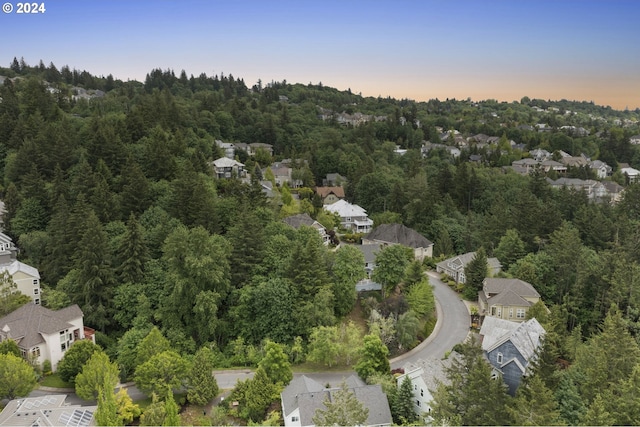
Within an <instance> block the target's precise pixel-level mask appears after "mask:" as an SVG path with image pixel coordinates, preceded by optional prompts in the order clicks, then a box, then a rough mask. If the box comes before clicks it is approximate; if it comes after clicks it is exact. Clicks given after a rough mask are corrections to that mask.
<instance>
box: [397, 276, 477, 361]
mask: <svg viewBox="0 0 640 427" xmlns="http://www.w3.org/2000/svg"><path fill="white" fill-rule="evenodd" d="M427 274H428V275H429V283H431V285H432V286H433V293H434V296H435V298H436V305H437V311H438V323H437V324H436V327H435V329H434V331H433V333H432V334H431V336H429V338H427V339H426V340H425V341H423V342H422V343H420V345H418V346H417V347H416V348H414V349H413V350H411V351H410V352H408V353H406V354H403V355H402V356H398V357H396V358H395V359H392V360H391V368H392V369H395V368H400V367H402V366H403V365H404V364H405V363H407V362H415V361H416V360H418V359H424V358H436V359H440V358H442V357H444V355H445V353H446V352H447V351H450V350H451V348H453V346H454V345H456V344H458V343H461V342H463V341H464V340H465V338H466V337H467V335H468V334H469V326H470V322H471V319H470V317H469V310H468V309H467V306H466V305H465V304H464V302H462V300H461V299H460V297H458V294H456V293H455V292H454V291H453V290H452V289H451V288H450V287H449V286H447V285H446V284H445V283H443V282H442V281H441V280H440V279H439V278H438V274H437V273H435V272H431V271H430V272H428V273H427Z"/></svg>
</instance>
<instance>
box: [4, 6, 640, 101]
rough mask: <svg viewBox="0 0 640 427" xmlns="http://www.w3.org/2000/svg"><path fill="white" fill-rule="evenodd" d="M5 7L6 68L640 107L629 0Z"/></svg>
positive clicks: (638, 35) (636, 10) (637, 32)
mask: <svg viewBox="0 0 640 427" xmlns="http://www.w3.org/2000/svg"><path fill="white" fill-rule="evenodd" d="M2 3H5V2H4V0H3V1H2ZM9 3H11V4H12V6H13V9H14V10H13V12H12V13H9V14H6V13H2V14H0V29H1V31H2V34H3V36H4V37H3V39H2V42H0V63H1V64H2V65H3V66H5V67H8V66H9V64H10V62H11V60H12V59H13V57H14V56H15V57H17V58H18V59H19V58H20V57H24V59H25V61H26V62H27V63H28V64H30V65H36V64H37V63H38V61H39V60H40V59H42V60H43V61H44V63H45V64H46V65H48V64H49V63H50V62H53V63H54V64H55V65H56V66H57V67H58V69H59V68H60V67H62V66H63V65H69V66H70V67H71V68H76V69H78V70H87V71H89V72H91V73H92V74H97V75H105V76H106V75H107V74H113V76H114V77H115V78H117V79H122V80H127V79H131V80H139V81H144V78H145V75H146V74H147V73H148V72H149V71H150V70H151V69H153V68H161V69H163V70H166V69H173V70H174V71H175V73H176V74H179V73H180V71H181V70H182V69H184V70H185V71H186V72H187V75H190V74H194V75H196V76H197V75H199V74H200V73H206V74H207V75H210V76H211V75H213V74H220V73H224V74H225V75H228V74H232V75H233V76H234V77H237V78H243V79H244V81H245V83H246V84H247V85H248V86H252V85H253V84H255V83H256V82H257V81H258V79H261V80H262V82H263V83H268V82H270V81H274V80H275V81H282V80H287V82H289V83H303V84H307V83H309V82H311V83H314V84H317V83H318V82H322V84H323V85H325V86H332V87H335V88H337V89H340V90H346V89H347V88H350V89H351V90H352V91H353V92H355V93H359V92H360V93H362V95H364V96H378V95H380V96H383V97H386V96H391V97H394V98H410V99H414V100H417V101H423V100H425V101H426V100H428V99H431V98H439V99H441V100H443V99H446V98H456V99H466V98H468V97H470V98H472V99H473V100H483V99H497V100H500V101H513V100H520V99H521V98H522V97H523V96H529V97H530V98H542V99H552V100H558V99H569V100H585V101H594V102H595V103H597V104H601V105H610V106H612V107H613V108H616V109H624V108H625V107H628V108H630V109H635V108H638V107H640V25H638V17H640V1H637V0H627V1H623V0H602V1H595V0H593V1H592V0H580V1H563V0H555V1H540V0H538V1H529V0H502V1H497V0H486V1H485V0H475V1H473V0H468V1H458V0H423V1H420V0H413V1H403V0H393V1H381V0H368V1H349V0H343V1H332V0H329V1H326V0H323V1H319V0H314V1H305V0H295V1H270V0H262V1H260V0H247V1H232V0H225V1H218V0H211V1H204V0H202V1H196V0H185V1H163V0H155V1H150V0H145V1H121V0H108V1H107V0H85V1H76V0H53V1H52V0H49V1H45V2H44V3H45V8H46V12H45V13H44V14H37V15H35V14H29V15H25V14H22V15H20V14H17V13H16V9H17V3H18V2H16V1H13V0H11V1H9Z"/></svg>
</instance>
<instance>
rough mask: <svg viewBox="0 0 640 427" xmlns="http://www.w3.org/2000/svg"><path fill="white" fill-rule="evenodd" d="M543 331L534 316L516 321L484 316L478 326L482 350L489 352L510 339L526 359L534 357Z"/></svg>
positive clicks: (543, 333)
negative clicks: (480, 324)
mask: <svg viewBox="0 0 640 427" xmlns="http://www.w3.org/2000/svg"><path fill="white" fill-rule="evenodd" d="M545 333H546V331H545V330H544V328H543V327H542V325H540V323H539V322H538V321H537V320H536V319H535V318H532V319H529V320H527V321H526V322H522V323H516V322H510V321H508V320H503V319H498V318H495V317H485V319H484V322H483V324H482V327H481V328H480V335H482V337H483V338H482V349H483V350H484V351H486V352H490V351H492V350H493V349H495V348H498V347H499V346H501V345H502V344H503V343H505V342H506V341H508V340H510V341H511V342H512V343H513V345H514V346H515V347H516V348H517V349H518V351H519V352H520V354H522V356H523V357H524V358H525V359H526V360H531V359H532V358H533V357H534V355H535V352H536V350H537V348H538V347H539V346H540V344H541V340H542V338H543V337H544V335H545Z"/></svg>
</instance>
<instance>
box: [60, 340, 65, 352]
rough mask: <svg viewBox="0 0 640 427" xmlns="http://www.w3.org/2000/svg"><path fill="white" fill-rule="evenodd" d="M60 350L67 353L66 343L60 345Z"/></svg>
mask: <svg viewBox="0 0 640 427" xmlns="http://www.w3.org/2000/svg"><path fill="white" fill-rule="evenodd" d="M60 350H62V351H67V343H66V342H63V343H62V344H60Z"/></svg>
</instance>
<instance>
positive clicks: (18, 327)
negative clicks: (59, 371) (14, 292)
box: [0, 304, 95, 371]
mask: <svg viewBox="0 0 640 427" xmlns="http://www.w3.org/2000/svg"><path fill="white" fill-rule="evenodd" d="M83 317H84V315H83V314H82V310H80V307H78V306H77V305H76V304H74V305H71V306H69V307H66V308H63V309H61V310H58V311H53V310H49V309H48V308H45V307H42V306H40V305H36V304H26V305H23V306H22V307H20V308H18V309H16V310H14V311H13V312H11V313H9V314H8V315H6V316H5V317H3V318H1V319H0V342H1V341H4V340H7V339H12V340H14V341H15V342H16V343H17V344H18V348H20V351H21V353H22V356H23V357H24V358H25V359H27V358H28V359H30V360H33V361H34V363H37V364H39V365H41V364H42V363H43V362H44V361H45V360H49V361H50V362H51V368H52V369H53V370H54V371H55V370H56V368H57V366H58V362H60V360H61V359H62V357H63V356H64V354H65V352H66V351H67V350H68V349H69V347H70V346H71V344H73V343H74V342H75V341H77V340H83V339H90V340H92V341H93V342H95V336H94V334H95V331H94V330H93V329H91V328H87V327H85V326H84V323H83Z"/></svg>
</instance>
